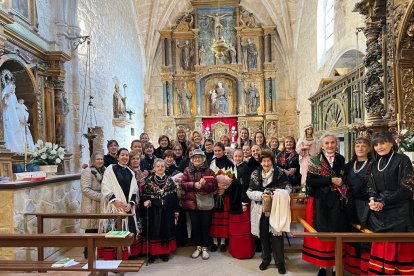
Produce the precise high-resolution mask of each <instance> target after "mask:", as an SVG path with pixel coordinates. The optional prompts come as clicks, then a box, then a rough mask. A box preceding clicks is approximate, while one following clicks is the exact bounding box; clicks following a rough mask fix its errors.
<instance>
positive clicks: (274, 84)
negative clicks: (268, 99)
mask: <svg viewBox="0 0 414 276" xmlns="http://www.w3.org/2000/svg"><path fill="white" fill-rule="evenodd" d="M271 84H272V86H271V87H272V93H271V95H272V111H276V81H275V79H274V78H272V79H271Z"/></svg>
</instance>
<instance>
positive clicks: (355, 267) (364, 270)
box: [344, 243, 370, 275]
mask: <svg viewBox="0 0 414 276" xmlns="http://www.w3.org/2000/svg"><path fill="white" fill-rule="evenodd" d="M369 257H370V254H369V252H367V251H362V252H357V250H356V247H355V246H354V245H353V244H351V243H346V244H345V257H344V268H345V270H346V271H349V272H351V273H352V274H357V275H367V274H368V264H369Z"/></svg>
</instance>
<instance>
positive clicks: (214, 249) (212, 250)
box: [210, 243, 218, 252]
mask: <svg viewBox="0 0 414 276" xmlns="http://www.w3.org/2000/svg"><path fill="white" fill-rule="evenodd" d="M217 249H218V245H217V244H215V243H213V245H212V246H211V249H210V251H211V252H216V251H217Z"/></svg>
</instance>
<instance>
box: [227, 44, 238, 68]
mask: <svg viewBox="0 0 414 276" xmlns="http://www.w3.org/2000/svg"><path fill="white" fill-rule="evenodd" d="M229 54H230V62H231V64H236V63H237V61H236V48H234V45H233V44H232V43H229Z"/></svg>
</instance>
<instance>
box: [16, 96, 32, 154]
mask: <svg viewBox="0 0 414 276" xmlns="http://www.w3.org/2000/svg"><path fill="white" fill-rule="evenodd" d="M16 111H17V117H18V118H19V122H20V130H21V134H22V135H23V137H22V140H23V141H25V142H26V143H27V150H29V151H32V150H34V148H35V145H34V142H33V137H32V134H31V133H30V129H29V123H28V121H29V112H28V109H27V106H26V105H25V104H24V100H23V99H19V100H18V101H17V105H16Z"/></svg>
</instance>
